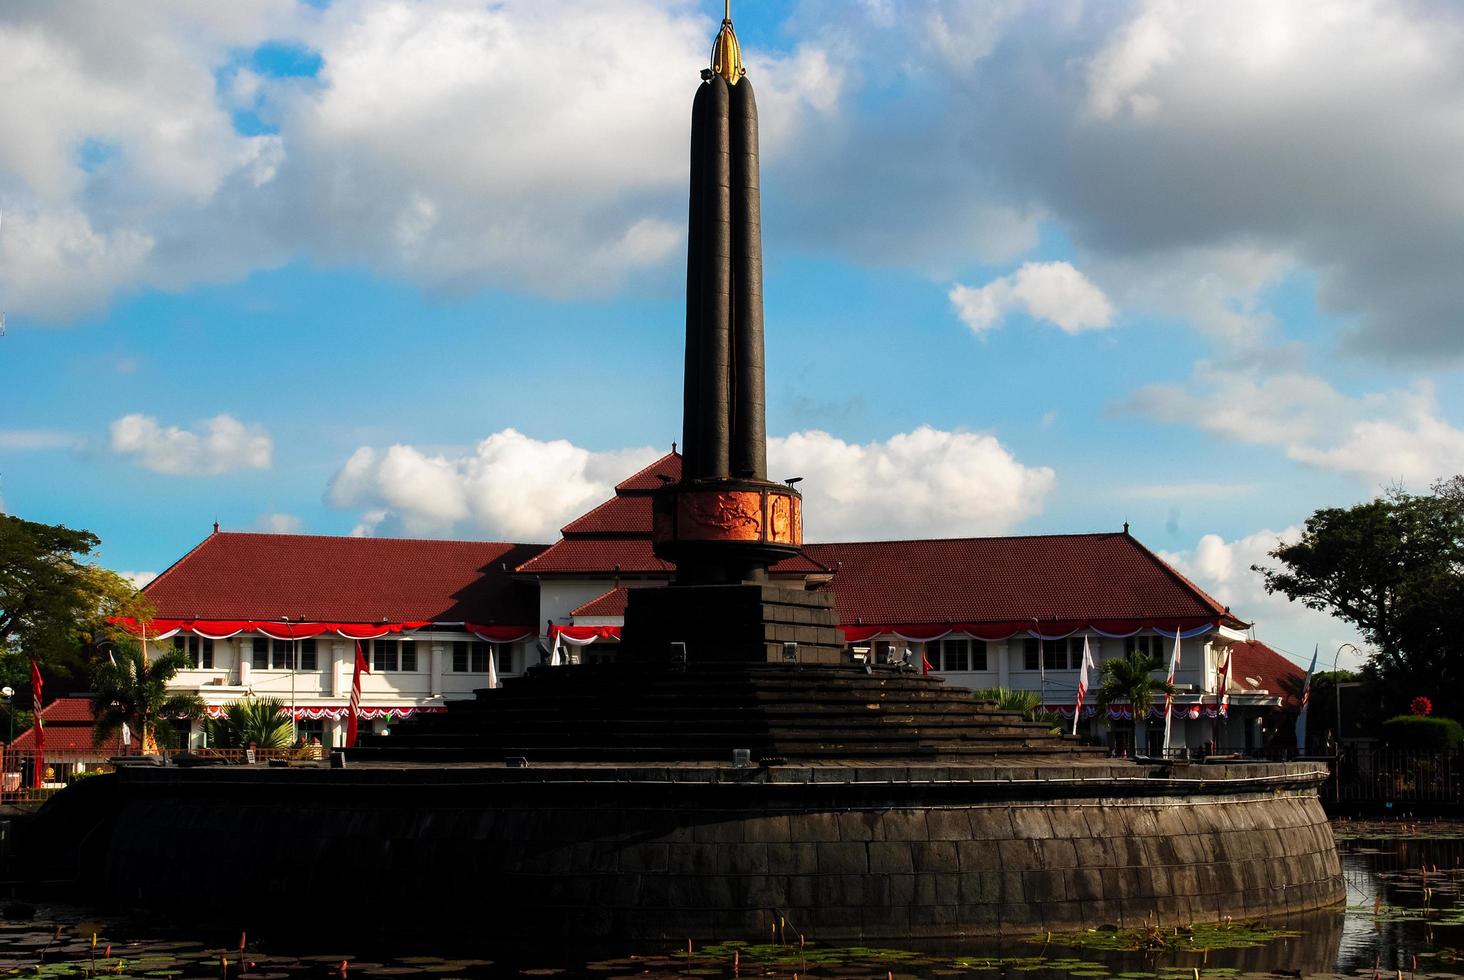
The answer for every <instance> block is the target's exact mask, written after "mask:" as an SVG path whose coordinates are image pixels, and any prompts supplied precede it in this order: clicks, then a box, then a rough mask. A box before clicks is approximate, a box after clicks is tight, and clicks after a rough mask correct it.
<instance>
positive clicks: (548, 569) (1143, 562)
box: [145, 452, 1290, 746]
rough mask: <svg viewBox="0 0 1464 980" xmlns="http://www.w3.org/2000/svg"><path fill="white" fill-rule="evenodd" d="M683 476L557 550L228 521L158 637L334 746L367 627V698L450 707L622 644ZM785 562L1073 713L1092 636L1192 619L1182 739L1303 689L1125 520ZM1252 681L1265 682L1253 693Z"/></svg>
mask: <svg viewBox="0 0 1464 980" xmlns="http://www.w3.org/2000/svg"><path fill="white" fill-rule="evenodd" d="M680 473H681V459H680V457H679V456H678V455H677V454H676V453H674V452H672V453H668V454H667V455H665V456H663V457H661V458H660V459H658V460H656V461H655V462H653V463H652V464H650V465H649V466H647V467H645V468H643V469H642V470H640V471H639V472H637V473H635V474H633V475H632V476H630V477H629V478H627V479H626V480H623V481H622V482H621V483H619V484H618V485H617V486H616V487H615V491H614V494H613V495H612V496H611V497H610V498H609V499H608V500H606V501H605V502H604V503H602V504H600V505H599V506H597V507H595V508H593V509H591V510H590V511H588V512H587V513H585V514H583V515H581V516H580V517H577V518H575V519H574V520H572V521H570V522H569V523H567V524H566V525H564V527H563V529H562V531H561V537H560V539H559V540H558V541H557V542H555V543H554V544H552V545H547V546H545V545H536V544H507V543H492V542H473V541H436V540H410V539H389V538H344V537H322V536H315V535H281V534H239V533H231V532H217V531H216V533H214V534H213V535H210V536H209V537H208V538H207V539H205V540H204V541H203V542H202V543H201V544H200V545H199V546H198V547H197V548H195V549H194V550H193V551H191V552H189V553H188V554H187V555H185V556H184V557H183V558H182V559H180V560H179V561H178V562H177V563H176V564H175V565H174V566H172V567H171V568H170V569H168V571H166V572H164V573H163V574H162V575H160V576H159V577H158V578H157V579H156V580H155V581H154V582H153V583H152V584H150V585H148V586H147V588H146V590H145V591H146V593H147V595H148V597H149V598H150V599H152V601H153V602H154V603H155V604H156V605H157V607H158V618H157V619H156V620H155V621H154V622H153V624H152V626H151V630H152V633H151V636H152V637H153V638H154V640H155V641H161V642H172V643H176V644H181V646H182V647H183V649H185V650H187V651H188V653H189V655H190V657H191V658H192V659H193V662H194V664H195V668H194V669H193V670H192V671H188V672H185V675H186V676H180V683H181V684H183V685H185V686H187V685H190V684H192V685H196V686H197V689H198V690H199V692H200V693H201V694H202V695H203V696H204V698H205V700H206V701H208V702H209V703H210V705H213V706H215V710H219V711H221V710H222V708H223V706H225V705H226V704H227V703H228V702H229V701H230V700H232V699H234V698H237V697H239V696H241V695H243V694H244V693H245V692H253V693H256V694H265V693H268V694H270V695H271V696H276V697H282V698H283V697H285V684H286V683H288V684H289V685H290V691H289V695H288V697H289V698H290V699H291V700H290V703H291V704H293V705H295V711H296V716H297V718H299V719H301V724H302V725H305V726H307V728H308V729H309V732H310V733H311V734H314V735H317V736H319V737H322V740H323V741H326V742H330V741H331V740H332V739H335V738H338V730H339V728H340V727H341V723H340V719H341V717H342V716H343V714H344V702H345V698H346V696H347V695H348V693H349V685H350V675H351V665H352V664H353V663H354V659H355V656H354V654H355V646H356V644H357V643H358V642H360V643H361V644H362V645H363V653H364V654H365V655H366V657H367V659H368V662H370V663H371V664H372V665H373V666H375V667H377V668H379V669H378V670H375V671H373V672H372V673H371V674H370V675H369V676H367V677H366V678H365V679H364V680H363V703H364V704H366V705H367V707H368V710H370V711H374V712H377V713H378V714H379V715H387V717H388V718H389V717H391V716H393V715H394V716H397V717H400V716H403V715H405V714H409V713H411V712H413V711H417V710H429V711H430V710H437V709H440V707H441V705H442V704H443V702H444V700H445V699H449V698H453V697H467V696H470V694H471V692H472V690H473V689H474V688H476V687H481V686H483V684H484V683H485V682H486V670H487V666H486V665H487V658H489V657H492V658H493V660H494V663H495V665H496V667H497V669H498V672H499V673H500V674H503V673H516V672H518V671H521V670H523V669H525V668H526V667H527V666H529V665H531V664H535V663H538V662H540V660H541V659H542V658H544V657H546V656H548V657H556V658H557V657H559V656H561V655H562V654H563V655H570V656H573V655H575V654H576V650H577V649H579V648H582V647H583V646H585V645H591V644H599V646H596V647H595V649H594V651H593V652H594V653H595V654H596V656H595V659H602V658H603V657H604V656H605V655H607V653H608V652H609V651H610V650H613V644H614V643H615V642H617V641H618V639H619V628H620V625H621V624H622V623H623V621H624V619H623V617H624V613H625V603H626V597H627V590H628V589H629V588H634V587H652V586H659V585H664V584H666V583H667V582H669V581H670V580H671V576H672V574H673V572H674V568H673V567H672V566H671V565H669V564H668V563H666V562H663V561H661V560H660V559H658V558H656V557H655V555H654V553H653V550H652V546H651V497H652V495H653V493H654V492H655V490H656V489H657V488H658V487H660V486H662V485H663V484H664V483H667V482H672V481H675V480H676V479H678V478H679V477H680ZM770 573H771V574H772V575H773V576H774V577H775V578H777V579H780V580H782V581H784V582H785V583H791V582H798V583H801V584H803V585H804V587H806V588H810V589H828V590H829V591H831V592H832V593H833V595H834V602H835V607H836V609H837V611H838V614H839V619H840V623H841V629H842V630H843V632H844V635H845V639H846V641H847V642H848V644H849V647H848V649H849V653H850V656H851V657H862V658H865V659H874V660H880V659H891V658H905V657H908V658H910V661H911V662H913V663H917V664H920V663H926V662H928V663H930V665H931V668H932V669H933V670H935V671H937V672H939V673H943V674H945V675H947V676H948V677H950V678H951V679H952V680H954V681H956V682H958V683H961V684H963V685H966V686H971V687H977V688H980V687H998V686H1000V687H1012V688H1026V689H1031V690H1034V691H1037V692H1039V693H1040V695H1041V696H1042V698H1043V700H1044V702H1046V703H1048V704H1049V705H1051V706H1052V707H1053V708H1054V709H1055V710H1057V711H1058V712H1059V713H1061V712H1062V711H1064V710H1066V712H1067V716H1068V717H1069V718H1070V717H1071V716H1072V713H1073V702H1074V694H1075V691H1076V688H1077V680H1078V670H1079V668H1080V666H1081V661H1082V649H1083V645H1084V644H1085V643H1086V645H1087V648H1088V650H1089V653H1090V654H1091V655H1092V657H1093V660H1094V663H1095V664H1097V663H1101V662H1102V661H1103V660H1104V659H1108V658H1111V657H1114V656H1120V655H1122V654H1124V653H1126V652H1129V651H1131V650H1140V651H1142V652H1144V653H1148V654H1151V655H1154V656H1156V657H1158V658H1159V659H1160V660H1161V662H1164V663H1167V662H1168V660H1169V658H1170V656H1171V655H1172V653H1173V649H1174V645H1175V643H1176V633H1178V635H1179V641H1178V642H1179V644H1180V646H1181V657H1180V664H1179V667H1178V670H1177V672H1176V682H1177V683H1178V684H1179V686H1180V691H1181V693H1180V695H1179V697H1178V698H1177V699H1176V704H1177V711H1178V713H1179V715H1180V717H1179V718H1178V719H1177V720H1176V728H1178V729H1180V736H1179V740H1178V741H1177V742H1176V744H1187V745H1191V746H1193V745H1196V744H1199V743H1200V742H1203V741H1207V740H1210V739H1211V738H1213V737H1214V736H1215V735H1216V734H1217V733H1216V731H1215V729H1216V728H1217V727H1219V728H1220V729H1221V732H1220V733H1219V734H1220V740H1221V742H1222V743H1225V744H1230V743H1236V744H1239V742H1240V741H1241V740H1242V738H1243V740H1244V741H1245V743H1246V744H1250V742H1251V740H1252V735H1253V733H1251V734H1246V731H1247V728H1246V726H1249V725H1251V724H1253V723H1254V718H1255V717H1258V715H1259V713H1260V712H1262V711H1265V710H1270V709H1272V708H1275V707H1277V706H1279V705H1280V704H1281V703H1282V699H1283V698H1284V697H1286V693H1284V691H1283V690H1282V683H1283V681H1285V682H1286V683H1289V682H1290V675H1289V674H1287V673H1286V672H1285V670H1284V669H1283V668H1282V666H1281V665H1280V664H1277V663H1276V660H1277V659H1279V660H1281V661H1282V663H1285V661H1284V658H1278V657H1277V656H1276V655H1275V654H1274V652H1269V651H1268V648H1264V647H1263V646H1262V645H1258V644H1253V643H1249V642H1248V641H1247V638H1246V635H1245V632H1244V631H1245V629H1246V623H1245V622H1244V621H1243V620H1242V619H1241V618H1240V617H1239V616H1238V615H1237V614H1236V613H1234V612H1232V611H1231V610H1230V609H1228V608H1226V607H1225V606H1224V605H1223V604H1221V603H1220V602H1218V601H1216V600H1215V599H1214V598H1213V597H1211V596H1210V595H1208V594H1207V593H1205V591H1204V590H1202V589H1200V588H1199V587H1197V586H1196V585H1195V584H1194V583H1193V582H1191V581H1189V580H1188V579H1187V578H1185V577H1184V576H1183V575H1182V574H1180V573H1179V572H1178V571H1176V570H1175V569H1174V568H1173V567H1172V566H1170V565H1169V564H1168V563H1166V562H1165V561H1163V559H1161V558H1160V557H1159V556H1158V555H1156V554H1155V553H1154V552H1153V551H1151V550H1150V549H1148V548H1146V547H1144V546H1143V544H1141V543H1140V542H1139V541H1137V540H1136V539H1135V538H1134V537H1133V536H1132V535H1130V534H1129V533H1128V531H1127V528H1125V529H1124V530H1123V531H1121V532H1103V533H1087V534H1052V535H1015V536H1008V537H985V538H953V539H924V540H910V541H863V542H841V543H831V544H810V545H808V546H807V547H806V548H805V550H804V553H803V554H802V555H800V556H798V557H797V558H794V559H790V560H788V561H784V562H781V563H779V564H778V565H775V566H774V567H773V568H772V569H771V570H770ZM709 625H714V624H709ZM307 647H308V649H307ZM562 647H563V648H564V649H562ZM1226 651H1235V653H1236V663H1238V664H1251V665H1258V666H1254V670H1256V671H1260V672H1261V674H1259V675H1258V674H1244V675H1242V674H1241V672H1240V670H1239V669H1237V671H1235V672H1234V675H1233V676H1234V677H1235V678H1236V681H1235V683H1233V684H1232V687H1231V705H1232V706H1233V707H1234V708H1235V709H1236V710H1237V711H1239V712H1240V714H1242V715H1244V716H1245V718H1244V719H1242V720H1240V721H1239V722H1237V721H1236V720H1235V719H1233V718H1232V719H1229V720H1227V721H1226V722H1225V723H1224V724H1223V725H1220V726H1216V725H1215V724H1214V722H1213V721H1212V719H1214V718H1215V717H1216V716H1217V715H1218V713H1219V705H1218V700H1219V699H1218V696H1217V691H1216V680H1215V678H1216V671H1217V668H1218V665H1219V663H1220V662H1221V660H1222V659H1223V657H1224V655H1225V654H1226ZM1263 651H1266V652H1269V653H1270V658H1271V659H1267V658H1266V653H1265V652H1263ZM612 655H613V654H612ZM1241 676H1246V677H1250V676H1257V677H1260V678H1261V679H1262V680H1263V683H1260V684H1258V685H1250V686H1240V687H1237V686H1236V684H1239V683H1240V681H1239V678H1240V677H1241ZM1098 680H1099V679H1098V677H1097V675H1096V672H1094V673H1093V674H1092V675H1091V676H1090V677H1089V685H1090V687H1093V688H1096V686H1097V684H1098ZM1093 703H1094V699H1092V698H1090V699H1089V700H1088V702H1087V704H1086V705H1085V710H1086V711H1088V712H1091V710H1092V708H1093ZM1119 713H1120V715H1121V713H1122V712H1121V709H1120V712H1119ZM1099 727H1101V726H1099ZM1151 727H1153V726H1151ZM1232 729H1233V730H1232ZM1226 732H1229V735H1228V736H1227V735H1226V734H1225V733H1226Z"/></svg>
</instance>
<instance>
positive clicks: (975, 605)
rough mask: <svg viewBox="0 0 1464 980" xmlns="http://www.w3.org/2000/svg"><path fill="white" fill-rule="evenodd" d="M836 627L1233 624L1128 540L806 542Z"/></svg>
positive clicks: (1125, 537)
mask: <svg viewBox="0 0 1464 980" xmlns="http://www.w3.org/2000/svg"><path fill="white" fill-rule="evenodd" d="M807 551H808V554H809V555H810V557H812V558H814V559H815V560H817V561H818V562H820V563H822V564H824V565H827V566H829V567H830V568H833V569H835V572H834V577H833V580H832V581H831V582H830V583H829V588H830V589H831V590H832V591H833V593H834V601H835V605H836V606H837V608H838V612H839V621H840V622H841V623H855V622H858V621H862V622H864V623H867V624H900V623H941V622H945V621H948V620H949V621H953V622H965V623H982V622H987V623H1004V622H1016V621H1021V620H1026V619H1030V618H1032V617H1033V616H1036V617H1038V618H1039V619H1044V620H1047V619H1050V620H1063V621H1073V620H1080V621H1091V620H1095V619H1102V620H1118V619H1153V618H1163V619H1170V618H1173V619H1181V618H1186V619H1187V618H1215V619H1233V617H1230V616H1229V614H1228V613H1226V612H1225V609H1224V607H1223V606H1221V605H1220V604H1219V603H1218V602H1216V601H1215V600H1214V599H1212V598H1210V596H1208V595H1206V594H1205V593H1204V592H1202V591H1201V590H1199V589H1198V588H1196V587H1195V586H1193V585H1192V584H1191V583H1189V582H1188V581H1187V580H1186V579H1184V578H1183V577H1181V576H1180V575H1178V574H1177V573H1176V572H1175V571H1174V570H1173V569H1172V568H1170V567H1169V566H1168V565H1166V564H1165V563H1164V562H1163V561H1162V560H1160V559H1159V558H1158V557H1157V556H1156V555H1154V554H1153V552H1151V551H1149V550H1148V549H1147V548H1145V547H1143V546H1142V545H1140V544H1139V543H1138V542H1137V541H1135V540H1134V539H1133V538H1132V537H1130V536H1129V535H1127V534H1121V533H1120V534H1062V535H1037V536H1019V537H1001V538H949V539H930V540H924V541H870V542H847V543H841V544H816V545H808V546H807Z"/></svg>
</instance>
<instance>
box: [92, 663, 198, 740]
mask: <svg viewBox="0 0 1464 980" xmlns="http://www.w3.org/2000/svg"><path fill="white" fill-rule="evenodd" d="M188 665H189V661H188V657H187V655H185V654H183V653H180V652H176V651H173V650H168V651H154V655H153V656H152V657H151V659H149V658H148V657H146V656H144V655H143V652H142V645H141V644H139V643H137V642H135V641H133V640H131V639H122V640H118V641H116V643H115V645H114V649H113V651H112V655H111V656H109V657H107V658H105V659H99V660H98V661H97V662H96V663H95V664H94V665H93V666H92V675H91V688H92V703H91V709H92V718H93V719H94V728H93V732H92V735H93V739H94V741H95V742H96V744H98V745H100V744H101V743H102V742H104V741H106V740H107V739H108V738H110V737H112V736H114V735H116V734H117V733H118V732H119V731H120V730H121V728H122V725H123V724H124V723H125V724H126V725H127V726H128V727H129V728H130V729H131V730H132V734H133V737H135V738H138V739H141V744H142V745H143V746H144V747H146V746H149V745H151V744H153V740H154V739H155V740H156V744H159V745H162V746H165V747H167V746H171V745H172V744H173V742H174V737H173V734H174V733H173V726H171V725H166V724H162V725H160V724H159V722H160V721H162V720H164V719H169V718H197V717H198V716H199V715H201V714H202V713H203V710H204V708H203V701H202V699H200V698H199V697H198V695H196V694H179V693H176V692H172V691H169V690H168V683H169V682H170V681H171V680H172V679H173V678H174V677H176V676H177V674H178V671H180V670H182V669H184V668H185V667H187V666H188Z"/></svg>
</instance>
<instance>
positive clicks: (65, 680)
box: [0, 514, 153, 704]
mask: <svg viewBox="0 0 1464 980" xmlns="http://www.w3.org/2000/svg"><path fill="white" fill-rule="evenodd" d="M97 544H98V541H97V537H96V535H94V534H92V533H91V532H90V531H78V530H72V529H71V528H68V527H64V526H61V525H51V524H37V523H35V522H33V521H26V520H22V519H20V518H18V517H11V516H10V515H7V514H0V683H3V684H6V685H9V686H11V687H14V688H21V689H24V691H25V692H26V693H25V695H24V696H23V697H21V698H20V699H19V700H21V701H24V702H25V703H27V704H29V701H30V698H29V690H30V661H31V660H32V659H34V660H35V661H36V662H37V663H39V664H40V665H41V668H42V671H43V673H44V674H45V675H46V678H47V680H48V682H50V681H55V682H57V683H58V684H59V685H60V689H64V690H75V689H78V688H81V687H84V686H85V684H86V679H87V669H88V664H89V663H90V661H91V660H92V659H93V658H94V657H95V654H96V650H97V648H98V647H99V646H100V645H101V644H102V642H103V641H104V640H106V639H111V638H115V633H116V629H115V628H114V627H112V626H111V625H110V624H109V620H110V619H111V618H113V617H117V616H130V617H133V618H135V619H141V620H146V619H150V618H151V617H152V615H153V610H152V607H151V606H150V604H149V603H148V602H147V599H146V598H145V597H144V596H142V595H141V593H139V592H138V591H137V589H136V588H134V587H133V585H132V583H131V582H129V581H127V580H126V579H124V578H123V577H122V576H120V575H118V574H117V573H116V572H112V571H108V570H107V569H105V568H101V567H100V566H97V565H95V564H90V563H88V562H87V560H86V559H87V558H88V556H90V555H91V554H92V552H93V550H94V549H95V548H96V547H97Z"/></svg>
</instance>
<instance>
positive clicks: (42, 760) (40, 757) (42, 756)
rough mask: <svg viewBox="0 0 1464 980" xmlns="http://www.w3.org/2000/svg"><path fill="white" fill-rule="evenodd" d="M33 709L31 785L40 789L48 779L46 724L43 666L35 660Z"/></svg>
mask: <svg viewBox="0 0 1464 980" xmlns="http://www.w3.org/2000/svg"><path fill="white" fill-rule="evenodd" d="M31 710H32V711H34V712H35V716H36V723H35V724H36V758H35V771H34V772H33V773H32V774H31V785H32V786H35V787H36V788H37V789H39V788H40V786H41V784H42V783H44V782H45V781H46V726H45V723H44V722H43V721H42V720H41V668H40V667H38V666H36V662H35V661H34V660H32V661H31Z"/></svg>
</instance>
